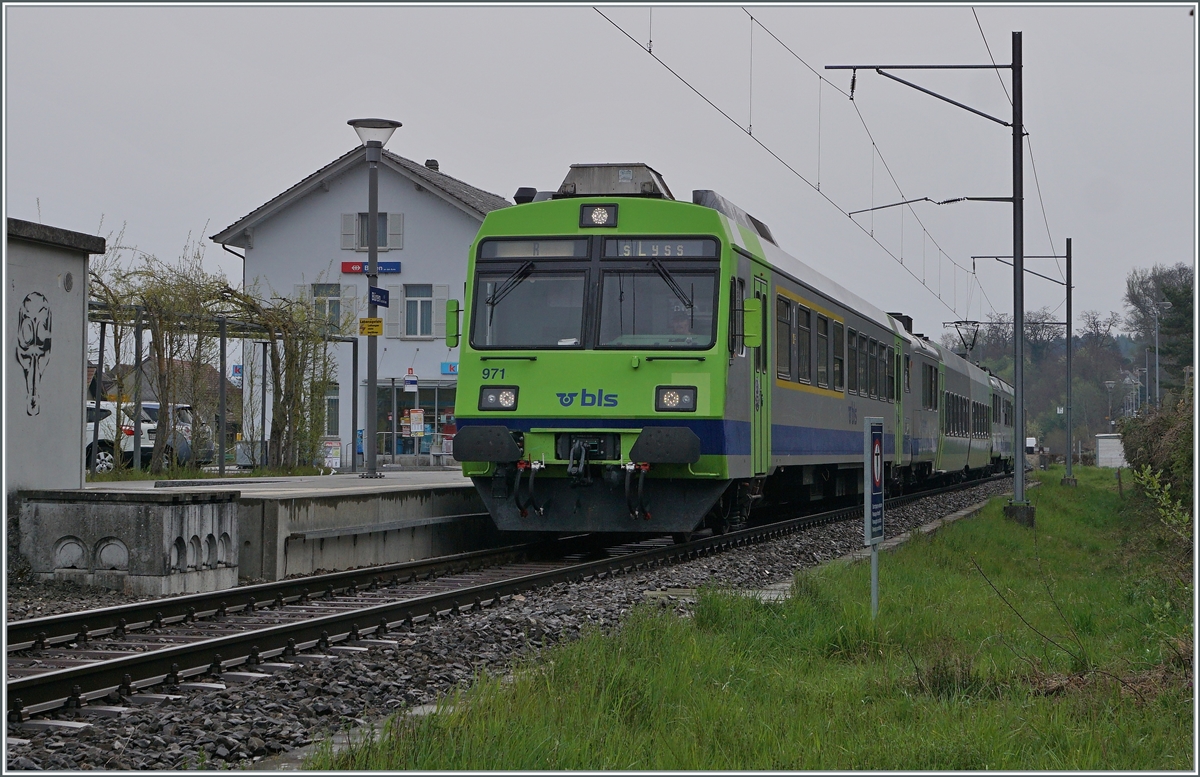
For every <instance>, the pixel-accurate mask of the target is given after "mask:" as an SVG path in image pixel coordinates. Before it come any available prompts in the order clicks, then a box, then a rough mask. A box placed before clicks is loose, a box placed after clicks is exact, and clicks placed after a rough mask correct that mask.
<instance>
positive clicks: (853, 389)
mask: <svg viewBox="0 0 1200 777" xmlns="http://www.w3.org/2000/svg"><path fill="white" fill-rule="evenodd" d="M846 351H847V353H846V390H847V391H849V392H850V393H851V394H857V393H858V333H857V332H855V331H854V330H853V329H847V330H846Z"/></svg>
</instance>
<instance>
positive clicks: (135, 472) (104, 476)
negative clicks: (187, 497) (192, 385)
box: [84, 463, 328, 483]
mask: <svg viewBox="0 0 1200 777" xmlns="http://www.w3.org/2000/svg"><path fill="white" fill-rule="evenodd" d="M214 466H215V465H214ZM327 471H328V470H323V469H321V468H319V467H296V468H295V469H290V470H289V469H276V468H269V467H260V468H258V469H254V470H239V469H238V468H237V467H235V466H234V465H233V464H232V463H228V464H226V468H225V474H224V475H220V474H218V473H217V472H216V471H215V470H207V469H200V468H199V467H182V466H181V467H173V468H171V469H165V470H163V471H162V472H158V473H154V472H150V471H149V470H146V469H133V468H132V467H120V468H118V469H114V470H113V471H111V472H98V473H96V474H95V475H93V474H92V473H91V472H85V473H84V477H85V478H86V480H87V482H88V483H122V482H125V481H129V480H205V479H210V478H250V477H254V478H262V477H296V476H299V475H323V474H325V472H327Z"/></svg>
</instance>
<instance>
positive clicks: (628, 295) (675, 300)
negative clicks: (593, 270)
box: [597, 261, 716, 349]
mask: <svg viewBox="0 0 1200 777" xmlns="http://www.w3.org/2000/svg"><path fill="white" fill-rule="evenodd" d="M650 264H651V265H653V266H652V267H650V268H647V269H646V270H642V269H638V270H636V271H635V270H625V269H622V270H607V271H605V272H604V274H603V277H602V280H601V286H602V288H601V290H600V337H599V340H598V341H597V345H598V346H599V347H601V348H685V349H693V348H694V349H706V348H710V347H711V346H712V344H713V338H714V337H715V325H714V324H715V321H714V316H713V308H714V304H715V302H716V294H715V291H716V273H714V272H697V271H695V270H672V269H670V268H668V267H667V266H666V265H664V264H663V263H661V262H657V261H653V262H651V263H650Z"/></svg>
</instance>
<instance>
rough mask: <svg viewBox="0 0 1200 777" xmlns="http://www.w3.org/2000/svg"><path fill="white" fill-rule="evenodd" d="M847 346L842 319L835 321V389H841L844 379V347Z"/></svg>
mask: <svg viewBox="0 0 1200 777" xmlns="http://www.w3.org/2000/svg"><path fill="white" fill-rule="evenodd" d="M845 347H846V338H845V336H844V333H843V330H842V324H841V322H840V321H834V322H833V390H834V391H841V390H842V386H843V385H844V381H843V380H842V375H843V372H844V371H845V366H844V365H845V358H844V353H845V352H844V350H843V349H844V348H845Z"/></svg>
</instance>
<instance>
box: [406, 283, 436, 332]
mask: <svg viewBox="0 0 1200 777" xmlns="http://www.w3.org/2000/svg"><path fill="white" fill-rule="evenodd" d="M404 336H405V337H433V286H432V285H431V284H427V283H421V284H412V283H406V284H404Z"/></svg>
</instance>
